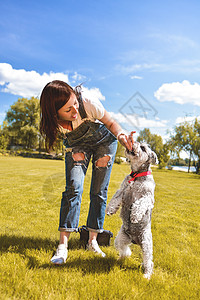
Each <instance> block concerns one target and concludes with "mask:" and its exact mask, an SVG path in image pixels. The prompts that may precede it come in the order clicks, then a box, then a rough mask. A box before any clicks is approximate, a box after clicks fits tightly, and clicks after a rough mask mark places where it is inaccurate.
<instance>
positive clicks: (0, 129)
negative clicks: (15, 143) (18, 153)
mask: <svg viewBox="0 0 200 300" xmlns="http://www.w3.org/2000/svg"><path fill="white" fill-rule="evenodd" d="M8 144H9V135H8V123H7V122H6V121H4V122H3V125H2V126H1V125H0V149H4V150H6V149H7V147H8Z"/></svg>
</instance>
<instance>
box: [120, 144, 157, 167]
mask: <svg viewBox="0 0 200 300" xmlns="http://www.w3.org/2000/svg"><path fill="white" fill-rule="evenodd" d="M125 155H126V157H127V158H128V160H129V161H130V164H131V168H132V170H133V171H134V172H137V171H139V170H140V169H145V168H148V167H149V166H150V164H158V158H157V155H156V153H155V152H154V151H152V150H151V149H150V148H149V146H148V145H147V144H146V143H142V144H140V143H138V142H135V143H134V144H133V148H132V150H131V151H129V150H126V151H125Z"/></svg>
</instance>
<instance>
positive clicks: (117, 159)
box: [115, 142, 125, 164]
mask: <svg viewBox="0 0 200 300" xmlns="http://www.w3.org/2000/svg"><path fill="white" fill-rule="evenodd" d="M124 152H125V150H124V147H123V146H122V144H120V143H119V142H118V143H117V152H116V155H115V163H117V164H121V163H122V159H121V157H124V156H125V154H124Z"/></svg>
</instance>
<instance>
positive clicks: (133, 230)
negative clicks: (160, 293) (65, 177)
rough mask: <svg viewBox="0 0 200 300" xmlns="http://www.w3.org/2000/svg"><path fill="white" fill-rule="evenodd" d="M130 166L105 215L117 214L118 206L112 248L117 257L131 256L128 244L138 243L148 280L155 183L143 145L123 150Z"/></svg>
mask: <svg viewBox="0 0 200 300" xmlns="http://www.w3.org/2000/svg"><path fill="white" fill-rule="evenodd" d="M125 154H126V157H127V158H128V160H129V161H130V164H131V170H132V172H131V174H130V175H127V176H126V178H125V179H124V181H123V182H122V184H121V187H120V189H119V190H118V191H117V192H116V193H115V195H114V196H113V197H112V199H111V201H110V203H109V204H108V206H107V208H106V213H107V215H112V214H115V213H116V212H117V210H118V209H119V207H120V206H122V209H121V214H120V216H121V218H122V221H123V225H122V227H121V229H120V231H119V233H118V235H117V237H116V239H115V247H116V248H117V250H118V251H119V253H120V257H126V256H130V255H131V250H130V248H129V246H128V245H130V244H131V243H134V244H138V245H139V246H140V247H141V249H142V252H143V268H144V277H145V278H147V279H150V277H151V274H152V272H153V243H152V233H151V212H152V209H153V206H154V189H155V182H154V179H153V176H152V174H151V168H150V165H151V164H157V163H158V158H157V155H156V153H155V152H153V151H152V150H151V149H150V148H149V147H148V145H147V144H145V143H142V144H140V143H138V142H135V143H134V144H133V148H132V150H131V151H128V150H126V151H125Z"/></svg>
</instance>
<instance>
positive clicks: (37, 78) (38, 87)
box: [0, 63, 105, 100]
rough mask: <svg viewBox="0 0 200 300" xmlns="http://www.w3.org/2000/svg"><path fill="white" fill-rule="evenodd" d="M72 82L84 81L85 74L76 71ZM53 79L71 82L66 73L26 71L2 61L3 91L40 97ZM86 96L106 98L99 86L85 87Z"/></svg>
mask: <svg viewBox="0 0 200 300" xmlns="http://www.w3.org/2000/svg"><path fill="white" fill-rule="evenodd" d="M71 78H72V79H73V82H72V83H75V81H77V80H78V81H82V80H83V79H85V76H83V75H80V74H78V73H77V72H75V73H74V75H72V77H71ZM52 80H62V81H65V82H67V83H68V84H70V81H69V76H68V74H66V73H54V72H50V73H43V74H39V73H38V72H36V71H26V70H24V69H19V70H16V69H13V67H12V66H11V65H10V64H7V63H0V86H2V88H1V92H5V93H10V94H13V95H18V96H22V97H28V98H29V97H39V96H40V93H41V91H42V89H43V88H44V86H45V85H46V84H47V83H48V82H50V81H52ZM83 94H84V96H85V97H88V98H92V99H93V100H95V99H98V100H105V97H104V96H103V95H102V93H101V92H100V90H99V89H98V88H95V87H94V88H91V89H89V88H87V87H83Z"/></svg>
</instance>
